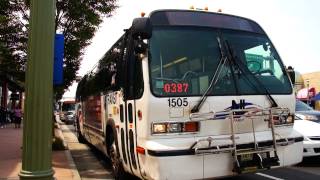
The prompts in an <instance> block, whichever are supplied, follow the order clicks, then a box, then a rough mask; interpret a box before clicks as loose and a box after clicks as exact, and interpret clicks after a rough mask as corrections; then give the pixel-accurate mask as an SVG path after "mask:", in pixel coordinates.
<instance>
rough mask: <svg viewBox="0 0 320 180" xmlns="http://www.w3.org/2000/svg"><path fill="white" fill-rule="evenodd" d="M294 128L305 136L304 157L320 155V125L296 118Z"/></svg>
mask: <svg viewBox="0 0 320 180" xmlns="http://www.w3.org/2000/svg"><path fill="white" fill-rule="evenodd" d="M293 128H294V129H295V130H296V131H298V132H299V133H300V134H302V135H303V137H304V139H303V157H310V156H319V155H320V124H319V123H316V122H313V121H310V120H305V119H301V118H299V117H296V119H295V122H294V126H293Z"/></svg>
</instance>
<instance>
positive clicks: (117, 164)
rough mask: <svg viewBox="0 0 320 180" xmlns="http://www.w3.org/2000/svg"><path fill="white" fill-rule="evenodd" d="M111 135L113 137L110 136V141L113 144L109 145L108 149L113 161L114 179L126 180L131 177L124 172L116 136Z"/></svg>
mask: <svg viewBox="0 0 320 180" xmlns="http://www.w3.org/2000/svg"><path fill="white" fill-rule="evenodd" d="M110 135H111V136H109V137H110V139H109V140H110V141H111V143H110V144H109V147H108V155H109V158H110V161H111V166H112V171H113V175H114V178H115V180H126V179H128V177H129V176H130V175H129V174H128V173H127V172H126V171H125V170H124V168H123V166H122V162H121V159H120V154H119V152H118V151H117V147H116V141H115V139H114V136H115V135H114V134H113V133H110ZM110 141H109V142H110Z"/></svg>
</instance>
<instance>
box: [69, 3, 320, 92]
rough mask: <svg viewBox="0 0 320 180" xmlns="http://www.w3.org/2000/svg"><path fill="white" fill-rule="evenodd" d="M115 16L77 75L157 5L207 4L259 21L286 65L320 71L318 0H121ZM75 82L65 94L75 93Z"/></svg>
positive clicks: (98, 35) (87, 51)
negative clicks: (142, 14) (134, 20)
mask: <svg viewBox="0 0 320 180" xmlns="http://www.w3.org/2000/svg"><path fill="white" fill-rule="evenodd" d="M118 5H119V8H118V9H117V10H116V11H115V12H114V13H113V15H112V17H109V18H104V21H103V23H102V24H101V25H100V26H99V29H98V31H97V32H96V34H95V36H94V38H93V39H92V43H91V45H90V46H88V47H87V48H86V49H85V51H84V52H85V53H84V56H83V61H82V63H81V66H80V70H79V71H78V75H80V76H83V75H84V74H86V73H87V72H88V71H90V70H91V69H92V67H93V66H94V65H95V64H96V63H97V62H98V60H99V59H100V58H101V57H102V56H103V55H104V53H105V52H106V51H108V49H109V48H110V47H111V46H112V45H113V44H114V43H115V42H116V41H117V40H118V39H119V38H120V36H121V35H122V34H123V30H124V29H126V28H129V27H130V26H131V23H132V20H133V19H134V18H136V17H140V14H141V12H145V13H146V16H148V15H149V13H150V12H152V11H153V10H157V9H189V8H190V6H194V7H195V8H201V9H203V8H205V7H208V8H209V11H212V12H217V10H218V9H221V10H222V13H225V14H232V15H237V16H242V17H246V18H249V19H252V20H254V21H256V22H257V23H258V24H260V26H261V27H262V28H263V29H264V30H265V32H266V33H267V35H268V36H269V38H270V39H271V41H272V43H273V44H274V46H275V47H276V49H277V51H278V53H279V54H280V57H281V59H282V61H283V62H284V64H285V65H286V66H289V65H291V66H292V67H294V69H295V70H296V71H299V72H300V73H309V72H315V71H320V44H319V43H320V20H319V19H320V9H319V7H320V1H319V0H118ZM75 88H76V84H75V83H74V84H73V85H72V86H71V87H70V88H69V91H67V92H66V93H65V95H64V96H65V97H74V95H75Z"/></svg>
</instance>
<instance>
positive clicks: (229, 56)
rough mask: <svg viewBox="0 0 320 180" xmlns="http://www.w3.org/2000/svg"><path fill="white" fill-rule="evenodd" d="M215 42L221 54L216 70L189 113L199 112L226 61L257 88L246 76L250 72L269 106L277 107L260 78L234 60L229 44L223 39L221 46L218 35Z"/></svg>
mask: <svg viewBox="0 0 320 180" xmlns="http://www.w3.org/2000/svg"><path fill="white" fill-rule="evenodd" d="M217 42H218V45H219V49H220V54H221V59H220V61H219V64H218V67H217V70H216V71H215V73H214V75H213V77H212V79H211V81H210V84H209V87H208V88H207V89H206V91H205V92H204V93H203V95H202V97H201V99H200V100H199V102H198V103H197V104H196V105H195V106H194V107H193V108H192V109H191V113H197V112H199V110H200V108H201V106H202V104H203V102H204V101H205V100H206V99H207V97H208V92H209V90H210V89H211V88H212V87H213V86H214V85H215V84H216V83H217V81H218V77H219V75H220V73H221V69H222V67H223V65H224V64H225V63H226V61H228V62H229V64H230V68H231V69H230V70H231V71H233V69H232V65H235V66H237V68H238V69H239V70H240V71H241V72H242V74H244V76H245V78H246V80H247V81H248V83H250V85H251V86H253V87H254V88H255V89H256V90H257V89H259V88H257V87H256V85H254V84H253V83H252V82H251V81H250V79H249V78H248V77H247V74H250V75H251V76H252V77H253V79H254V80H255V81H256V82H257V83H258V84H259V86H260V87H262V88H263V90H264V92H265V93H266V96H267V97H268V100H269V101H270V103H271V107H278V104H277V103H276V101H275V100H274V99H273V97H272V96H271V94H270V92H269V91H268V89H267V88H266V87H265V86H264V85H263V84H262V83H261V82H260V80H259V79H258V78H257V77H256V76H255V75H254V74H253V73H252V72H251V71H249V70H248V69H247V68H246V67H245V65H244V64H243V63H242V62H241V61H236V59H235V56H234V53H233V50H232V48H231V47H230V46H229V44H228V42H225V41H223V42H224V43H223V45H224V47H222V43H221V38H220V37H219V36H218V37H217ZM225 51H226V53H225ZM232 73H234V72H232ZM232 75H233V78H234V74H232Z"/></svg>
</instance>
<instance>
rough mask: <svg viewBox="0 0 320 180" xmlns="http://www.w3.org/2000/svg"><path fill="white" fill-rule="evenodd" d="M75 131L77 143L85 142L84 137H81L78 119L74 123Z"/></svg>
mask: <svg viewBox="0 0 320 180" xmlns="http://www.w3.org/2000/svg"><path fill="white" fill-rule="evenodd" d="M76 133H77V138H78V141H79V143H81V144H86V139H85V138H84V137H83V135H82V133H81V130H80V124H79V121H77V123H76Z"/></svg>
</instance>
